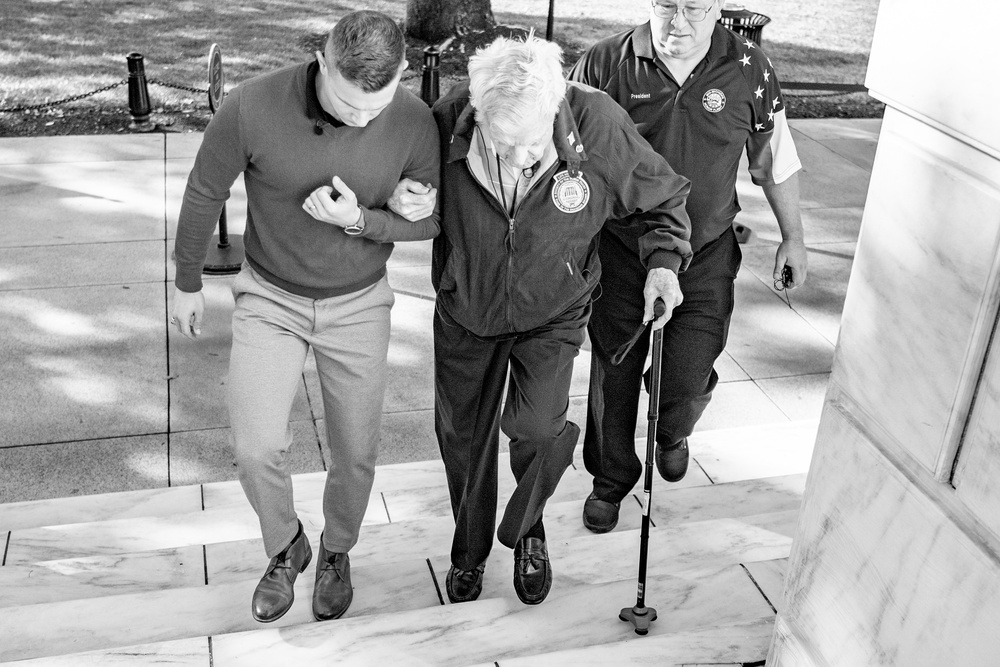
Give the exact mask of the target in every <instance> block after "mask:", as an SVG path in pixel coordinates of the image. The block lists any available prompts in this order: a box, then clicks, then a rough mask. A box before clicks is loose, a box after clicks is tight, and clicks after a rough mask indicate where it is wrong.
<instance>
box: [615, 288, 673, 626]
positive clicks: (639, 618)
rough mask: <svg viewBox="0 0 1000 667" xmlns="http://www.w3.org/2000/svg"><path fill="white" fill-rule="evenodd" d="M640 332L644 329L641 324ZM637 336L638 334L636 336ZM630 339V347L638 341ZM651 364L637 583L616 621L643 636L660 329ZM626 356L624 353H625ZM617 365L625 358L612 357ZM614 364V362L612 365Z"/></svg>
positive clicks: (648, 616)
mask: <svg viewBox="0 0 1000 667" xmlns="http://www.w3.org/2000/svg"><path fill="white" fill-rule="evenodd" d="M666 309H667V308H666V306H665V305H664V303H663V301H662V300H661V299H657V300H656V302H655V303H654V304H653V319H657V318H659V317H660V316H662V315H663V313H664V311H666ZM642 329H645V324H643V327H642ZM637 333H641V331H639V332H637ZM638 337H639V336H638V335H636V336H633V338H632V341H631V343H634V342H635V340H637V339H638ZM652 345H653V360H652V366H651V367H650V369H649V410H648V411H647V412H646V419H647V420H648V427H647V429H646V464H645V477H644V478H643V482H642V492H643V496H644V498H645V502H644V503H643V506H642V529H641V530H640V531H639V580H638V585H637V593H636V598H635V606H634V607H625V608H624V609H622V610H621V613H620V614H618V618H619V619H621V620H623V621H627V622H630V623H631V624H632V625H634V626H635V634H637V635H645V634H646V633H647V632H649V624H650V623H652V622H653V621H655V620H656V610H655V609H653V608H652V607H647V606H646V557H647V552H648V551H649V511H650V507H651V505H652V502H653V495H652V494H653V451H654V449H655V447H656V421H657V419H658V418H659V415H660V410H659V407H660V362H661V358H662V357H663V328H662V327H661V328H659V329H657V330H656V331H654V332H653V344H652ZM629 347H630V348H631V345H629ZM625 352H626V353H627V352H628V350H625ZM615 357H617V358H618V362H619V363H620V362H621V360H622V359H623V358H624V357H625V354H624V353H622V354H620V355H619V354H616V355H615ZM612 363H614V362H612Z"/></svg>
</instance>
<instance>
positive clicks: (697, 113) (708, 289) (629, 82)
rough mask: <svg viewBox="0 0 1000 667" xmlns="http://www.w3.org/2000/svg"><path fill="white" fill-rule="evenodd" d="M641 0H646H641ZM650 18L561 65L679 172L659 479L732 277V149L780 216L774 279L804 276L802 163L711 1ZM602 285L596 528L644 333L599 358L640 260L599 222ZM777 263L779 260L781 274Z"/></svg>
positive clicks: (717, 337)
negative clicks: (681, 244)
mask: <svg viewBox="0 0 1000 667" xmlns="http://www.w3.org/2000/svg"><path fill="white" fill-rule="evenodd" d="M645 1H646V2H650V0H645ZM649 11H650V20H649V22H648V23H645V24H643V25H641V26H638V27H637V28H634V29H632V30H629V31H627V32H624V33H621V34H618V35H614V36H612V37H609V38H607V39H605V40H602V41H601V42H599V43H597V44H595V45H594V46H593V47H592V48H591V49H589V50H588V51H587V52H586V53H585V54H584V55H583V57H582V58H581V59H580V61H579V62H578V63H577V64H576V65H575V66H574V68H573V70H572V72H571V73H570V75H569V78H570V79H571V80H574V81H579V82H582V83H586V84H589V85H591V86H594V87H595V88H598V89H599V90H602V91H604V92H606V93H608V94H609V95H610V96H611V97H612V98H614V99H615V100H616V101H617V102H618V103H619V104H620V105H621V106H622V107H624V109H625V110H626V111H627V112H628V114H629V116H630V117H631V118H632V120H633V121H634V122H635V124H636V127H638V129H639V133H640V134H641V135H642V136H643V137H644V138H645V139H646V140H647V141H648V142H649V143H650V144H651V145H652V146H653V148H654V149H655V150H656V151H658V152H659V153H660V154H661V155H663V156H664V157H665V158H667V161H668V162H669V163H670V165H671V166H672V167H673V168H674V169H675V170H676V171H677V172H678V173H679V174H682V175H684V176H686V177H687V178H689V179H690V180H691V194H690V196H689V197H688V200H687V212H688V215H689V216H690V218H691V227H692V230H691V246H692V250H693V251H694V258H693V260H692V261H691V264H690V266H689V267H688V268H687V270H686V271H685V272H683V273H681V274H680V287H681V291H682V293H683V298H684V301H683V303H682V304H681V305H680V306H678V307H677V308H676V309H675V310H674V313H673V317H672V318H671V319H670V321H669V322H668V323H667V325H666V326H665V328H664V338H663V341H664V343H663V344H664V350H663V370H662V376H663V381H662V385H661V389H660V408H659V422H658V425H657V433H656V465H657V468H658V470H659V471H660V474H661V475H662V476H663V477H664V478H665V479H667V480H668V481H678V480H680V479H681V478H682V477H683V476H684V475H685V473H686V472H687V466H688V446H687V437H688V436H689V435H690V434H691V432H692V431H693V430H694V426H695V423H696V422H697V421H698V418H699V417H700V416H701V414H702V412H703V411H704V410H705V407H706V406H707V405H708V402H709V399H710V398H711V395H712V390H713V389H714V388H715V385H716V382H717V381H718V375H717V374H716V372H715V370H714V369H713V365H714V363H715V360H716V359H717V358H718V357H719V355H720V354H722V351H723V349H724V348H725V346H726V338H727V336H728V332H729V320H730V316H731V314H732V310H733V283H734V281H735V279H736V273H737V271H738V270H739V266H740V260H741V253H740V249H739V246H738V244H737V241H736V237H735V235H734V233H733V231H732V222H733V219H734V218H735V217H736V214H737V212H738V211H739V210H740V208H739V203H738V201H737V196H736V176H737V169H738V166H739V162H740V158H741V156H742V154H743V152H744V150H745V151H746V153H747V156H748V158H749V167H750V174H751V178H752V180H753V182H754V183H755V184H757V185H759V186H761V187H762V188H763V190H764V194H765V196H766V198H767V201H768V203H769V204H770V206H771V209H772V211H773V212H774V215H775V217H776V218H777V221H778V226H779V227H780V229H781V236H782V239H783V240H782V242H781V244H780V245H779V246H778V249H777V253H776V254H775V261H774V279H775V280H779V279H781V278H782V275H783V270H784V269H785V267H787V268H788V269H790V270H791V279H790V281H788V283H787V285H788V287H791V288H794V287H797V286H799V285H801V284H802V283H803V282H804V281H805V279H806V264H807V259H806V249H805V244H804V242H803V233H802V221H801V217H800V214H799V205H798V204H799V186H798V177H797V174H796V172H797V171H798V170H799V169H800V168H801V165H800V163H799V159H798V156H797V154H796V151H795V146H794V143H793V141H792V137H791V133H790V132H789V129H788V124H787V122H786V119H785V110H784V104H783V102H782V98H781V91H780V89H779V87H778V81H777V77H776V76H775V73H774V69H773V68H772V67H771V62H770V60H768V58H767V56H766V55H765V54H764V53H763V52H762V51H761V49H760V47H759V46H757V45H756V44H754V43H753V42H752V41H750V40H749V39H746V38H744V37H740V36H739V35H737V34H735V33H734V32H732V31H730V30H727V29H726V28H723V27H722V26H720V25H717V23H716V21H717V20H718V19H719V17H720V16H721V11H722V0H714V1H713V0H653V1H652V2H650V10H649ZM600 256H601V263H602V265H603V266H604V273H603V276H602V278H601V286H602V290H601V292H602V295H601V297H600V298H599V299H598V300H596V301H595V302H594V311H593V315H592V317H591V320H590V325H589V327H588V331H589V333H590V337H591V342H592V344H593V356H592V364H591V376H590V395H589V401H588V416H587V432H586V437H585V440H584V462H585V464H586V467H587V470H588V471H589V472H590V473H591V474H592V475H594V487H593V492H592V493H591V494H590V496H589V497H588V498H587V500H586V501H585V503H584V511H583V522H584V525H586V526H587V527H588V528H589V529H590V530H592V531H594V532H598V533H602V532H606V531H609V530H611V529H613V528H614V527H615V525H616V524H617V521H618V507H619V502H620V501H621V499H622V498H623V497H624V496H625V495H626V494H627V493H628V492H629V491H630V490H631V489H632V487H633V486H634V485H635V483H636V482H637V481H638V480H639V477H640V475H641V473H642V466H641V464H640V462H639V459H638V457H637V456H636V454H635V450H634V446H635V445H634V433H635V427H636V418H637V411H638V400H639V389H640V376H641V374H642V367H643V363H644V360H645V357H646V352H647V350H648V341H649V337H648V334H647V335H646V336H645V337H644V338H643V339H641V340H640V342H639V343H637V344H636V345H635V347H633V348H632V350H631V352H630V353H629V354H628V355H627V356H626V358H625V359H624V361H622V363H621V365H619V366H612V365H611V363H610V362H609V357H610V356H611V355H612V354H613V353H614V351H615V349H616V348H617V347H618V346H619V345H621V344H622V343H623V342H624V341H626V340H627V339H628V338H629V335H630V334H631V333H632V332H633V331H635V329H636V327H637V325H638V324H639V323H640V322H641V321H642V314H643V303H642V300H641V299H637V298H636V296H637V294H636V289H635V286H637V285H641V284H642V281H643V279H644V276H645V273H644V271H643V270H642V265H641V263H640V262H639V255H638V252H637V247H636V244H635V241H634V236H633V235H630V234H627V233H622V231H620V229H619V228H617V227H614V226H608V227H605V228H604V231H603V232H602V234H601V245H600ZM786 275H787V273H786Z"/></svg>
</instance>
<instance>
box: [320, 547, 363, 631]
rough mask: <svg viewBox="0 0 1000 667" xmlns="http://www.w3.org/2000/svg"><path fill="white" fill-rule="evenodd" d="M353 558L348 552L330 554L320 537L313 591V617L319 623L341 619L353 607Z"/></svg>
mask: <svg viewBox="0 0 1000 667" xmlns="http://www.w3.org/2000/svg"><path fill="white" fill-rule="evenodd" d="M353 599H354V588H353V587H352V586H351V557H350V556H348V555H347V553H346V552H329V551H327V550H326V547H325V546H324V545H323V536H322V535H320V537H319V561H318V562H317V563H316V587H315V588H314V589H313V616H315V617H316V620H317V621H331V620H333V619H335V618H340V617H341V616H343V615H344V612H345V611H347V608H348V607H350V606H351V601H352V600H353Z"/></svg>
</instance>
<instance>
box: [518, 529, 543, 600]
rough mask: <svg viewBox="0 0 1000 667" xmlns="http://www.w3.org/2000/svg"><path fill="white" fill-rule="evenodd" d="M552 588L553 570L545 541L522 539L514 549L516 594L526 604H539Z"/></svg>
mask: <svg viewBox="0 0 1000 667" xmlns="http://www.w3.org/2000/svg"><path fill="white" fill-rule="evenodd" d="M551 587H552V568H551V567H550V566H549V551H548V549H546V548H545V540H542V539H539V538H537V537H522V538H521V539H520V540H518V541H517V546H516V547H514V592H515V593H517V597H518V599H520V600H521V602H523V603H524V604H538V603H539V602H541V601H542V600H544V599H545V596H546V595H548V594H549V588H551Z"/></svg>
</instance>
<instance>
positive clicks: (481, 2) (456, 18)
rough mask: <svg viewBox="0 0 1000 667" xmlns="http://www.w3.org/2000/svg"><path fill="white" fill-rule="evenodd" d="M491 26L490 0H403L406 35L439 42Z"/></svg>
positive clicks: (491, 10) (492, 23)
mask: <svg viewBox="0 0 1000 667" xmlns="http://www.w3.org/2000/svg"><path fill="white" fill-rule="evenodd" d="M493 26H494V22H493V9H492V7H491V6H490V0H407V2H406V35H407V36H408V37H413V38H415V39H422V40H424V41H425V42H440V41H443V40H445V39H447V38H448V37H451V36H453V35H461V34H465V33H468V32H476V31H481V30H489V29H490V28H492V27H493Z"/></svg>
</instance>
